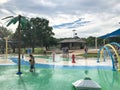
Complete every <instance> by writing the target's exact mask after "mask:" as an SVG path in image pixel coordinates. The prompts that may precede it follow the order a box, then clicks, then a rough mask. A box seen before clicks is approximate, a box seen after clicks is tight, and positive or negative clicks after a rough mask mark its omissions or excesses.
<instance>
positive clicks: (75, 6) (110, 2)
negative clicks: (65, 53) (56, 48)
mask: <svg viewBox="0 0 120 90" xmlns="http://www.w3.org/2000/svg"><path fill="white" fill-rule="evenodd" d="M18 14H21V15H24V16H27V17H30V18H31V17H43V18H46V19H48V20H49V21H50V24H49V25H50V26H53V32H54V33H55V37H56V38H64V37H73V30H75V33H77V35H78V37H80V38H81V37H89V36H95V37H98V36H101V35H104V34H107V33H110V32H112V31H114V30H116V29H118V28H119V27H120V24H119V22H120V0H0V19H2V18H3V17H6V16H11V15H14V16H16V15H18ZM0 24H1V25H4V26H5V23H4V21H3V20H0ZM8 28H11V29H12V30H15V26H13V25H12V26H10V27H8Z"/></svg>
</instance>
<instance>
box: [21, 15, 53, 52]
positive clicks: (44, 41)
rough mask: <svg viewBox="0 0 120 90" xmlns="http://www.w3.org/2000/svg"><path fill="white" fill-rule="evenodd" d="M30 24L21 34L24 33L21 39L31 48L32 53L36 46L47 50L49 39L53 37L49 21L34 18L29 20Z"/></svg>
mask: <svg viewBox="0 0 120 90" xmlns="http://www.w3.org/2000/svg"><path fill="white" fill-rule="evenodd" d="M30 23H31V24H28V25H27V27H26V28H25V29H23V30H22V32H21V33H24V34H23V39H24V40H26V41H25V42H26V43H27V44H28V46H30V47H32V48H33V52H34V48H35V47H36V46H40V47H46V48H48V47H49V45H50V41H51V38H52V37H53V35H54V33H53V32H52V27H50V26H49V21H48V20H47V19H44V18H39V17H36V18H31V20H30ZM27 44H26V45H27Z"/></svg>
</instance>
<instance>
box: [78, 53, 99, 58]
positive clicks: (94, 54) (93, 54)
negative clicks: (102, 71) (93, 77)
mask: <svg viewBox="0 0 120 90" xmlns="http://www.w3.org/2000/svg"><path fill="white" fill-rule="evenodd" d="M77 56H83V57H86V56H85V54H78V55H77ZM97 56H98V54H97V53H88V54H87V57H88V58H93V57H95V58H96V57H97Z"/></svg>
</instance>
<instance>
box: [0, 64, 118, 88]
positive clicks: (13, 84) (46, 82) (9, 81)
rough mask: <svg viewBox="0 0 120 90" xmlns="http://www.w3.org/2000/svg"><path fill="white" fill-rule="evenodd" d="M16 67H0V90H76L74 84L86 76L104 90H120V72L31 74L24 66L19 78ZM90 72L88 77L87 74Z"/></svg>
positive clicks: (41, 70) (61, 70)
mask: <svg viewBox="0 0 120 90" xmlns="http://www.w3.org/2000/svg"><path fill="white" fill-rule="evenodd" d="M17 71H18V69H17V66H16V65H11V66H0V90H75V88H74V87H73V85H72V83H73V82H75V81H77V80H79V79H84V78H85V77H86V76H88V77H90V78H91V79H92V80H94V81H96V82H97V83H98V84H100V86H101V87H102V90H119V89H120V77H119V76H120V72H116V71H112V70H111V69H105V68H100V69H95V68H90V69H88V68H78V69H76V68H69V69H68V68H48V67H47V68H44V67H36V72H35V73H31V72H29V65H22V66H21V71H22V73H23V74H22V75H21V76H18V75H17V74H16V73H17ZM86 71H87V72H88V73H87V75H86V74H85V72H86Z"/></svg>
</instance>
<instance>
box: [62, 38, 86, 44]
mask: <svg viewBox="0 0 120 90" xmlns="http://www.w3.org/2000/svg"><path fill="white" fill-rule="evenodd" d="M72 42H77V43H86V42H85V41H84V40H82V39H65V40H62V41H60V43H72Z"/></svg>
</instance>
